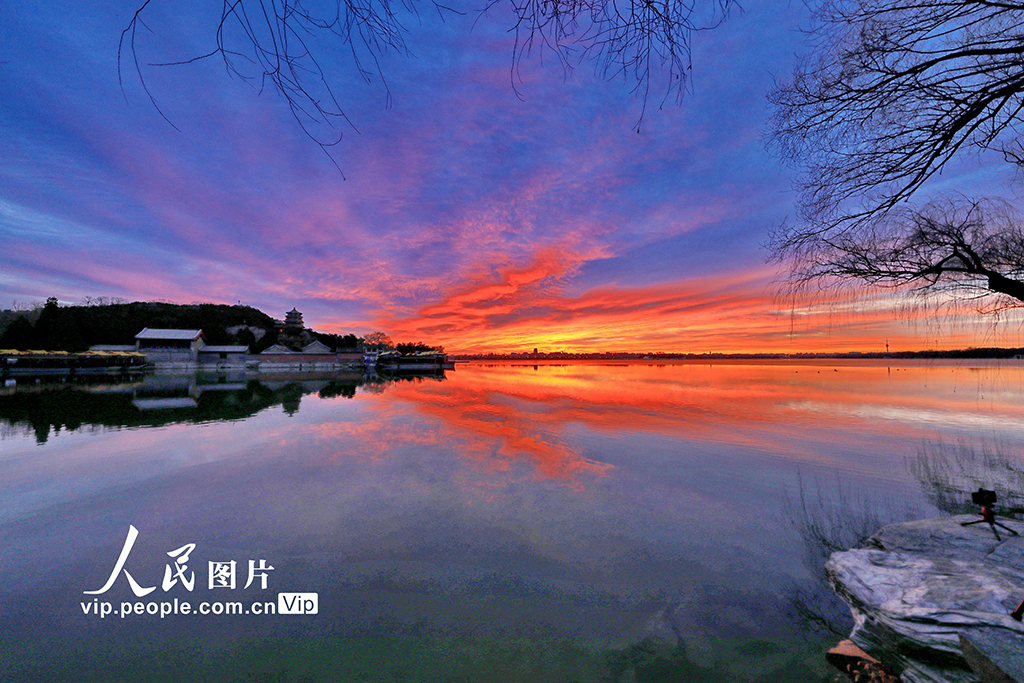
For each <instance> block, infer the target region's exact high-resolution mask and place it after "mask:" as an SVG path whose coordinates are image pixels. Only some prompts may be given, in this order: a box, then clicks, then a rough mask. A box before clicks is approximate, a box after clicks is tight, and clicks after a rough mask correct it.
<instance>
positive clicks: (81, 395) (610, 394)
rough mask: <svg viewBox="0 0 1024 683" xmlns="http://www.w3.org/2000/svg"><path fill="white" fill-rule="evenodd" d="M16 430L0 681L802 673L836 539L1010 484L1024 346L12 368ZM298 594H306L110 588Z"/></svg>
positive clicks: (9, 420) (7, 463)
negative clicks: (134, 371)
mask: <svg viewBox="0 0 1024 683" xmlns="http://www.w3.org/2000/svg"><path fill="white" fill-rule="evenodd" d="M0 430H2V440H0V511H2V512H0V522H2V526H0V579H2V580H0V600H2V602H0V605H2V606H0V633H2V636H0V638H2V639H3V641H4V647H3V648H2V650H0V657H3V658H4V661H3V663H2V668H0V678H3V679H4V680H7V679H8V678H9V679H11V680H100V681H108V680H109V681H115V680H160V681H163V680H166V681H170V680H174V681H188V680H224V681H236V680H237V681H306V682H310V681H335V680H337V681H401V680H409V681H545V680H550V681H572V680H577V681H581V682H582V681H614V680H648V681H656V680H665V681H678V680H692V681H801V682H805V681H820V680H822V679H823V677H824V676H825V675H826V674H827V673H828V670H827V668H826V666H825V665H824V662H823V659H822V653H823V651H824V649H825V648H826V647H828V646H830V645H831V644H833V643H834V642H835V640H836V636H835V635H833V634H832V633H830V632H829V631H828V629H829V628H832V629H834V630H835V631H836V632H839V633H842V632H844V631H845V630H847V629H848V628H849V623H848V622H847V616H846V614H845V610H844V609H843V608H842V606H841V605H837V604H836V603H835V601H834V599H833V598H832V596H831V593H830V592H829V591H828V590H827V588H825V587H824V586H823V585H822V582H821V572H820V564H821V562H822V560H823V558H824V557H825V556H827V554H828V552H829V550H828V549H829V547H831V546H845V545H849V544H851V543H854V542H856V541H857V540H858V538H859V537H860V536H862V535H863V534H866V533H871V532H872V531H874V530H875V528H877V526H878V525H879V524H882V523H885V522H888V521H891V520H898V519H905V518H913V517H922V516H934V515H938V514H946V513H950V512H961V511H971V508H970V506H969V505H968V504H967V503H969V500H970V496H969V492H970V491H973V490H974V489H976V488H977V487H978V486H979V485H984V486H986V488H995V489H996V490H997V492H998V493H999V496H1000V502H1001V503H1005V504H1008V505H1020V504H1022V501H1021V496H1020V494H1018V493H1016V492H1017V491H1024V475H1022V474H1021V473H1022V472H1024V456H1022V453H1024V366H1022V364H1021V363H1020V362H1016V361H1007V362H1001V363H995V362H993V363H985V362H975V363H967V362H955V363H954V362H928V363H909V362H904V363H894V364H892V365H886V364H885V362H876V363H869V362H848V363H840V364H836V363H833V364H827V363H821V364H809V363H796V362H785V363H776V364H760V365H759V364H740V363H737V364H714V365H700V364H684V363H680V364H668V365H649V364H643V363H631V364H622V365H606V364H597V363H594V364H575V365H539V366H532V365H516V364H513V363H505V364H493V365H486V364H467V365H459V366H458V368H457V369H456V370H455V371H449V372H448V373H447V376H446V377H444V378H422V379H416V380H409V381H396V382H383V381H381V382H374V383H364V382H363V381H362V380H361V379H360V378H357V377H325V378H317V379H310V378H284V377H282V378H277V379H274V380H268V379H261V380H260V381H255V380H253V379H251V378H245V377H238V378H234V377H208V378H166V377H163V378H161V377H148V378H146V380H145V381H143V382H130V383H123V384H109V383H108V384H96V383H93V384H87V385H79V386H67V385H59V384H57V385H53V384H45V383H43V384H36V383H34V382H25V381H21V382H19V383H17V384H12V383H10V382H8V386H7V387H6V388H5V389H2V390H0ZM133 526H134V527H135V528H136V529H137V530H138V536H137V538H136V540H135V542H134V545H133V546H132V547H131V550H130V552H129V553H128V555H127V558H126V560H125V562H124V564H123V570H122V571H121V572H119V573H118V574H117V575H116V576H115V577H114V582H113V584H112V585H111V586H110V587H109V589H108V590H106V591H105V592H103V593H101V594H96V595H86V594H84V591H97V590H99V589H101V588H102V587H104V585H105V583H106V582H107V581H108V578H110V576H111V574H112V572H113V570H114V569H115V564H116V562H117V560H118V558H119V555H120V554H121V553H122V550H123V548H124V546H125V543H126V537H127V536H128V533H129V529H130V528H131V527H133ZM188 544H194V546H189V545H188ZM182 548H186V550H185V551H183V552H179V553H176V557H175V556H171V555H169V554H168V553H171V552H174V551H178V550H180V549H182ZM250 560H251V561H253V563H254V566H253V571H252V573H253V574H254V576H253V582H252V584H251V585H250V586H249V587H248V588H246V587H244V584H245V583H246V582H247V580H248V579H249V574H250V565H249V561H250ZM231 561H234V562H235V563H236V564H235V574H234V577H235V581H236V585H235V587H234V588H233V589H232V588H230V587H219V586H218V587H214V588H211V587H210V583H209V581H210V573H211V572H210V569H211V566H210V563H211V562H214V563H224V564H217V565H215V566H216V568H220V569H226V568H227V567H229V566H230V565H229V564H228V563H230V562H231ZM261 566H263V567H273V569H265V570H263V571H260V567H261ZM168 567H170V568H168ZM124 570H127V572H128V573H129V574H131V576H132V577H133V578H134V580H135V581H136V582H137V583H138V584H139V585H140V586H141V587H142V588H153V591H152V592H151V593H149V594H148V595H146V596H144V597H142V598H137V597H136V596H135V595H133V593H132V588H131V587H130V585H129V581H128V578H127V575H126V574H125V571H124ZM175 570H180V572H179V571H175ZM165 573H168V574H169V576H168V578H169V579H171V582H170V584H169V585H168V587H167V590H164V577H165ZM228 574H229V573H228ZM228 574H225V575H224V576H227V575H228ZM260 574H264V575H265V576H266V585H267V587H266V589H262V588H261V578H260V576H259V575H260ZM190 577H194V584H193V589H192V590H191V591H190V590H188V589H187V588H186V586H185V585H184V583H185V582H186V581H187V580H188V579H189V578H190ZM225 580H226V579H225ZM280 593H316V594H317V599H318V609H317V613H316V614H293V615H281V614H278V615H274V616H268V615H265V614H259V615H256V614H252V613H249V614H217V615H215V614H205V615H199V614H187V615H186V614H181V613H178V614H173V613H172V614H168V615H166V616H165V617H163V618H161V616H160V615H158V614H157V615H152V614H145V613H143V614H134V613H133V614H130V615H127V616H124V617H123V618H122V617H120V616H118V614H116V613H114V614H111V615H107V616H104V617H103V618H101V617H100V615H99V614H96V613H95V612H94V611H93V610H99V609H101V607H100V606H99V605H100V604H101V603H104V602H108V603H110V604H111V609H112V610H120V609H121V603H122V602H124V603H127V604H128V608H129V609H131V608H133V606H134V604H135V603H136V602H138V603H140V604H141V605H142V607H141V609H143V610H145V609H147V608H149V607H150V603H152V604H154V605H156V604H157V603H166V604H168V605H171V604H173V601H174V600H175V599H177V600H178V603H179V606H180V604H181V603H183V602H189V603H190V604H191V606H192V609H193V610H195V609H198V606H199V605H200V603H204V604H206V605H207V606H208V607H209V606H211V605H214V604H217V605H218V607H219V608H223V609H225V610H228V609H231V608H230V607H226V605H228V604H229V603H232V602H237V603H239V604H241V605H243V607H244V608H245V609H249V610H250V611H251V610H252V604H253V603H259V604H261V605H262V604H263V603H265V602H269V603H273V604H274V605H275V607H276V606H278V605H279V603H278V600H279V597H278V594H280ZM83 604H84V605H85V608H83ZM291 604H295V603H291ZM157 606H158V605H157ZM85 609H88V610H90V613H88V614H86V613H85V611H84V610H85ZM264 611H266V609H265V608H264Z"/></svg>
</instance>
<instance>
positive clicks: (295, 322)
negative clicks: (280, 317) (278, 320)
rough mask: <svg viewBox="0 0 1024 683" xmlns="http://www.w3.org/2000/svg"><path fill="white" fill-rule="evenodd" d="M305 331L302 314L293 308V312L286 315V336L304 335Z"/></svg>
mask: <svg viewBox="0 0 1024 683" xmlns="http://www.w3.org/2000/svg"><path fill="white" fill-rule="evenodd" d="M304 329H306V326H305V325H304V324H303V323H302V314H301V313H299V311H297V310H296V309H295V308H292V310H290V311H288V312H287V313H285V314H284V333H285V334H287V335H294V336H298V335H300V334H302V331H303V330H304Z"/></svg>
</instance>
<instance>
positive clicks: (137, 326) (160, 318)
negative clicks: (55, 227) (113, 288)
mask: <svg viewBox="0 0 1024 683" xmlns="http://www.w3.org/2000/svg"><path fill="white" fill-rule="evenodd" d="M31 317H32V316H30V315H28V314H20V315H18V316H17V317H15V318H14V320H13V321H11V322H10V323H9V324H8V325H7V326H6V329H4V330H3V334H2V335H0V348H4V349H21V350H27V349H40V350H47V351H85V350H87V349H88V348H89V347H90V346H92V345H94V344H134V343H135V335H136V334H138V333H139V332H140V331H141V330H142V329H143V328H145V327H150V328H176V329H188V330H202V331H203V338H204V339H205V340H206V343H207V344H245V345H247V346H252V345H254V344H255V343H256V336H257V335H256V334H255V333H254V332H253V331H252V330H250V329H241V330H238V331H237V333H236V334H229V333H228V331H227V328H232V327H237V326H241V325H246V326H250V327H253V328H257V329H260V330H264V331H265V333H264V334H263V335H262V336H261V338H260V340H259V341H260V343H261V344H265V345H266V346H269V345H270V344H272V343H274V342H273V339H276V336H277V335H276V333H277V329H276V328H275V326H274V319H273V318H271V317H270V316H269V315H267V314H266V313H263V312H262V311H260V310H259V309H256V308H252V307H251V306H228V305H224V304H186V305H179V304H165V303H152V302H135V303H128V304H110V305H105V306H60V305H58V303H57V300H56V299H55V298H53V297H51V298H50V299H48V300H47V301H46V305H45V306H44V307H43V308H42V310H41V311H40V312H39V314H38V318H37V319H36V320H35V322H34V323H33V322H31Z"/></svg>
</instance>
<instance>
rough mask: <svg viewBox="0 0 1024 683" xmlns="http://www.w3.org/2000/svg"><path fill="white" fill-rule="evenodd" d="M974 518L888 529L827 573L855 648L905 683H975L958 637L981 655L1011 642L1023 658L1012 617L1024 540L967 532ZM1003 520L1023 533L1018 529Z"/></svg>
mask: <svg viewBox="0 0 1024 683" xmlns="http://www.w3.org/2000/svg"><path fill="white" fill-rule="evenodd" d="M976 519H978V517H977V516H973V515H960V516H957V517H949V518H944V519H930V520H923V521H918V522H909V523H906V524H894V525H890V526H887V527H885V528H884V529H882V530H881V531H879V532H878V533H877V534H875V535H874V536H873V537H871V538H870V539H869V540H868V541H867V542H866V543H865V544H864V545H865V547H863V548H857V549H854V550H848V551H845V552H838V553H834V554H833V555H832V557H831V558H829V561H828V562H827V563H826V565H825V569H826V571H827V572H828V575H829V578H830V580H831V581H832V584H833V587H834V589H835V591H836V592H837V593H838V594H839V595H840V597H842V598H843V599H844V600H845V601H846V602H847V604H849V605H850V609H851V611H852V612H853V617H854V629H853V632H852V633H851V634H850V639H851V640H852V641H853V642H854V643H855V644H856V645H858V646H860V647H861V648H863V649H864V650H866V651H867V652H870V653H871V654H872V655H873V656H874V657H876V658H877V659H879V660H881V661H882V662H884V663H885V664H886V665H887V666H889V667H891V668H892V669H894V670H896V671H897V672H900V674H901V678H902V680H903V681H905V682H906V683H923V682H930V683H961V682H962V683H969V682H974V681H976V680H977V677H976V676H975V674H974V673H973V672H972V671H971V669H970V666H969V664H968V662H967V660H966V659H965V658H964V656H963V653H962V651H961V646H960V635H961V634H962V635H964V636H965V637H966V638H968V639H969V640H970V641H972V642H975V643H982V648H984V644H983V643H985V642H995V641H998V642H1000V643H1004V644H1005V643H1007V642H1010V643H1016V644H1017V646H1018V647H1017V648H1016V650H1017V651H1020V652H1024V624H1022V623H1021V622H1018V621H1015V620H1014V619H1012V618H1011V617H1010V612H1012V611H1013V610H1014V608H1015V607H1016V606H1017V605H1018V604H1019V603H1020V602H1021V599H1022V598H1024V538H1022V537H1020V536H1012V535H1010V534H1009V533H1008V532H1006V531H1004V530H1000V536H1001V537H1002V540H996V537H995V535H994V534H993V532H992V529H991V528H990V527H989V526H988V525H987V524H975V525H972V526H961V523H962V522H971V521H974V520H976ZM999 521H1000V522H1001V523H1003V524H1006V525H1007V526H1008V527H1010V528H1012V529H1014V530H1015V531H1017V532H1018V533H1021V532H1024V524H1022V523H1020V522H1016V521H1015V520H1005V519H1002V518H1000V519H999ZM993 639H995V640H993ZM1011 649H1013V648H1011ZM1019 683H1024V680H1021V681H1019Z"/></svg>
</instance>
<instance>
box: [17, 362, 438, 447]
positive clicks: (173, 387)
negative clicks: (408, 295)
mask: <svg viewBox="0 0 1024 683" xmlns="http://www.w3.org/2000/svg"><path fill="white" fill-rule="evenodd" d="M417 377H420V378H422V376H421V375H420V376H418V375H413V374H405V375H401V376H390V377H382V376H379V375H372V376H365V375H363V373H361V372H352V373H336V372H330V373H308V372H307V373H297V372H296V373H276V374H268V373H264V374H261V375H260V376H259V378H258V379H257V378H254V377H253V376H252V375H251V374H248V375H247V374H243V373H237V374H234V375H233V374H230V373H220V374H174V375H158V374H147V375H145V376H142V377H138V376H136V377H132V378H129V377H124V378H117V377H113V378H112V377H109V376H107V377H81V378H75V379H71V380H68V379H67V378H60V377H43V378H19V379H18V380H17V381H15V380H7V382H6V383H5V386H3V387H0V424H2V425H3V432H2V433H3V434H10V433H17V432H19V431H21V430H23V429H29V430H31V431H32V432H33V433H34V434H35V438H36V441H37V443H46V441H47V440H48V439H49V438H50V437H51V435H53V434H58V433H60V432H61V431H62V430H64V431H76V430H78V429H81V428H83V427H90V426H98V427H108V428H129V427H163V426H166V425H170V424H181V423H205V422H216V421H227V420H244V419H247V418H249V417H252V416H254V415H256V414H257V413H260V412H262V411H264V410H267V409H269V408H272V407H274V406H282V408H283V409H284V410H285V411H286V412H287V413H288V414H289V415H293V414H295V413H297V412H298V410H299V408H300V405H301V402H302V400H303V399H304V398H306V397H308V396H317V397H319V398H337V397H343V398H353V397H355V395H356V392H357V390H358V389H359V388H366V389H369V390H370V391H373V392H379V391H383V390H386V388H387V386H388V385H390V384H392V383H395V382H402V381H409V380H411V379H415V378H417ZM429 377H430V378H431V379H435V380H440V379H443V378H444V374H443V371H441V372H440V373H433V374H431V375H429Z"/></svg>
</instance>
